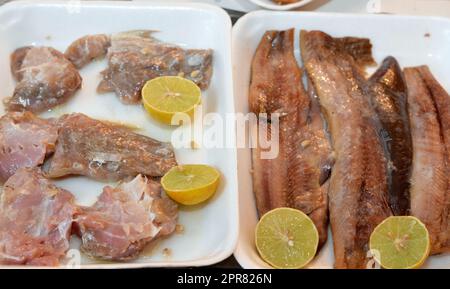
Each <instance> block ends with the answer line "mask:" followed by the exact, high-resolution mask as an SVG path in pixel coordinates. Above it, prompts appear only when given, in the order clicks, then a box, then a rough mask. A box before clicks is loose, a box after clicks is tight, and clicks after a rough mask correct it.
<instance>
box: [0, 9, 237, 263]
mask: <svg viewBox="0 0 450 289" xmlns="http://www.w3.org/2000/svg"><path fill="white" fill-rule="evenodd" d="M136 29H148V30H158V31H160V32H157V33H155V34H154V36H155V37H157V38H159V39H161V40H163V41H167V42H169V43H175V44H178V45H181V46H183V47H186V48H212V49H213V50H214V64H213V65H214V67H213V78H212V81H211V86H210V87H209V89H208V90H207V91H206V92H205V93H204V95H203V99H202V103H203V113H208V112H216V113H219V114H220V115H221V116H224V115H225V114H226V113H232V112H234V100H233V91H232V73H231V42H230V38H231V22H230V19H229V17H228V15H227V14H226V13H225V12H224V11H223V10H222V9H220V8H217V7H215V6H210V5H204V4H190V3H183V4H164V3H163V2H159V3H154V2H152V3H145V2H118V1H111V2H106V1H105V2H100V1H98V2H94V1H89V2H87V1H86V2H85V1H81V2H80V1H68V2H67V1H65V2H63V1H60V2H55V1H52V2H49V1H28V2H12V3H9V4H6V5H4V6H2V7H0V42H1V43H2V45H0V67H1V68H2V69H1V71H2V74H1V77H0V95H1V96H2V97H6V96H9V95H11V94H12V92H13V89H14V86H15V82H14V81H13V78H12V76H11V74H10V72H9V56H10V54H11V53H12V52H13V51H14V49H16V48H18V47H20V46H24V45H30V44H35V45H46V46H53V47H55V48H56V49H59V50H61V51H64V50H65V48H66V47H67V46H68V45H69V44H70V43H71V42H72V41H74V40H75V39H77V38H78V37H81V36H84V35H87V34H95V33H117V32H121V31H127V30H136ZM105 68H106V60H102V61H98V62H95V63H91V64H89V65H88V66H87V67H85V68H83V69H81V76H82V78H83V85H82V89H81V90H80V91H78V92H77V93H76V95H75V96H74V97H73V98H72V99H71V100H70V101H69V103H67V104H66V105H64V106H62V107H60V108H57V109H54V110H53V112H51V113H46V114H45V116H55V115H56V116H57V115H61V114H63V113H69V112H82V113H85V114H87V115H89V116H92V117H94V118H99V119H107V120H115V121H119V122H124V123H128V124H133V125H135V126H138V127H139V128H140V133H142V134H146V135H148V136H150V137H153V138H155V139H158V140H161V141H170V136H171V132H173V130H174V128H171V127H169V126H165V125H160V124H158V123H157V122H156V121H154V120H153V119H151V118H150V117H148V116H147V114H146V113H145V111H144V109H143V107H142V106H141V105H124V104H122V103H121V102H120V101H119V100H118V97H116V96H115V95H114V93H109V94H104V95H98V94H97V93H96V87H97V84H98V83H99V81H100V75H99V72H100V71H101V70H103V69H105ZM0 111H1V112H2V113H3V107H2V104H0ZM227 129H228V130H231V131H232V132H234V129H235V128H234V126H232V127H228V128H227ZM232 135H233V136H234V133H232ZM175 153H176V155H177V160H178V161H179V163H181V164H183V163H206V164H210V165H212V166H215V167H216V168H218V169H219V170H220V171H221V173H222V181H221V185H220V187H219V190H218V192H217V194H216V195H215V196H214V197H213V198H212V199H211V200H210V201H208V202H207V203H206V204H203V205H199V206H194V207H181V208H180V215H179V223H180V224H181V225H183V226H184V232H183V233H182V234H174V235H172V236H171V237H169V238H168V239H165V240H162V241H161V242H159V243H158V244H157V246H156V247H155V248H153V250H151V252H145V253H144V254H143V256H141V257H140V258H138V259H137V260H135V261H132V262H126V263H105V262H99V261H97V260H92V259H89V258H87V257H84V256H82V258H81V266H82V267H95V268H111V267H113V268H117V267H166V266H203V265H209V264H213V263H217V262H219V261H221V260H223V259H225V258H226V257H228V256H230V255H231V254H232V252H233V250H234V248H235V244H236V241H237V232H238V197H237V175H236V150H235V148H228V149H221V148H217V149H198V150H190V149H188V150H187V149H186V150H183V151H181V150H176V152H175ZM57 184H58V185H60V186H62V187H64V188H67V189H68V190H70V191H71V192H73V193H74V194H75V196H76V198H77V201H78V203H80V204H83V205H90V204H92V203H93V202H95V199H96V197H97V196H98V195H99V194H100V193H101V191H102V188H103V186H104V185H105V184H104V183H100V182H96V181H93V180H90V179H88V178H85V177H73V178H72V177H71V178H67V179H65V180H61V181H57ZM72 243H73V245H72V247H73V248H78V247H79V240H78V238H73V242H72ZM164 248H169V249H170V251H171V254H170V255H169V256H166V255H167V254H163V249H164Z"/></svg>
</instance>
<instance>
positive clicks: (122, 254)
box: [75, 175, 178, 261]
mask: <svg viewBox="0 0 450 289" xmlns="http://www.w3.org/2000/svg"><path fill="white" fill-rule="evenodd" d="M177 216H178V208H177V205H176V204H175V203H174V202H172V201H171V200H170V199H169V198H167V197H164V196H161V185H160V184H159V183H158V182H155V181H152V180H149V179H147V178H146V177H144V176H142V175H138V176H137V177H136V178H135V179H134V180H132V181H130V182H128V183H121V184H120V185H119V186H117V187H116V188H112V187H110V186H107V187H105V188H104V189H103V193H102V194H101V195H100V196H99V198H98V200H97V202H96V203H95V204H94V205H93V206H92V207H87V208H82V211H81V213H79V214H78V215H77V216H76V217H75V222H76V227H77V230H78V232H79V233H78V234H79V235H80V236H81V241H82V245H81V250H82V251H83V252H84V253H86V254H87V255H88V256H90V257H93V258H99V259H105V260H118V261H124V260H130V259H133V258H136V257H137V256H138V254H139V253H140V252H141V251H142V250H143V249H144V247H145V246H146V245H148V244H149V243H150V242H154V241H155V240H157V239H159V238H161V237H164V236H168V235H170V234H172V233H173V232H174V231H175V226H176V223H177Z"/></svg>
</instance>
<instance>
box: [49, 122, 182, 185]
mask: <svg viewBox="0 0 450 289" xmlns="http://www.w3.org/2000/svg"><path fill="white" fill-rule="evenodd" d="M58 125H59V131H58V139H57V144H56V149H55V153H54V154H53V156H52V157H51V158H50V159H49V160H47V161H46V163H45V164H44V171H45V173H46V175H47V176H48V177H52V178H56V177H62V176H66V175H84V176H89V177H92V178H94V179H98V180H109V181H112V180H122V179H124V178H126V177H135V176H136V175H138V174H143V175H147V176H152V177H159V176H163V175H164V174H165V173H166V172H167V171H168V170H169V169H170V168H172V167H173V166H175V165H176V164H177V163H176V160H175V154H174V152H173V149H172V146H171V145H170V144H169V143H163V142H159V141H157V140H154V139H151V138H149V137H146V136H143V135H139V134H137V133H134V132H132V131H130V130H129V129H126V128H124V127H120V126H118V125H113V124H109V123H104V122H101V121H98V120H95V119H92V118H89V117H87V116H85V115H83V114H80V113H74V114H69V115H65V116H63V117H61V118H60V119H59V121H58Z"/></svg>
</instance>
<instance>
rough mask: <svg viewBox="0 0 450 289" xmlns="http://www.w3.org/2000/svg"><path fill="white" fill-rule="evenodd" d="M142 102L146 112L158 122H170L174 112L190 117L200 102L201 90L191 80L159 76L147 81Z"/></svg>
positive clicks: (143, 89)
mask: <svg viewBox="0 0 450 289" xmlns="http://www.w3.org/2000/svg"><path fill="white" fill-rule="evenodd" d="M142 102H143V104H144V107H145V109H146V110H147V111H148V113H149V114H150V115H151V116H152V117H154V118H155V119H157V120H158V121H160V122H163V123H165V124H172V118H173V116H174V115H175V114H176V113H185V114H186V115H188V116H189V117H191V118H192V116H193V114H194V110H195V107H196V106H197V105H199V104H200V102H201V90H200V88H199V87H198V86H197V85H196V84H195V83H194V82H192V81H190V80H188V79H185V78H182V77H179V76H161V77H157V78H154V79H152V80H149V81H147V83H146V84H145V85H144V87H143V88H142Z"/></svg>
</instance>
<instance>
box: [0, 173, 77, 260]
mask: <svg viewBox="0 0 450 289" xmlns="http://www.w3.org/2000/svg"><path fill="white" fill-rule="evenodd" d="M74 200H75V198H74V196H73V195H72V194H71V193H70V192H68V191H66V190H64V189H61V188H58V187H56V186H55V185H53V184H52V183H51V182H50V181H49V180H47V179H46V178H45V177H44V176H43V175H42V173H41V172H40V170H39V168H21V169H19V170H17V172H16V173H15V174H14V175H12V176H11V177H10V178H9V179H8V181H7V182H6V183H5V185H4V187H3V192H2V193H1V196H0V264H5V265H33V266H57V265H59V264H60V259H61V258H62V257H64V256H65V254H66V252H67V250H68V249H69V239H70V233H71V228H72V220H73V216H74V215H75V213H76V212H77V210H78V209H77V207H76V206H75V204H74Z"/></svg>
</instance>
